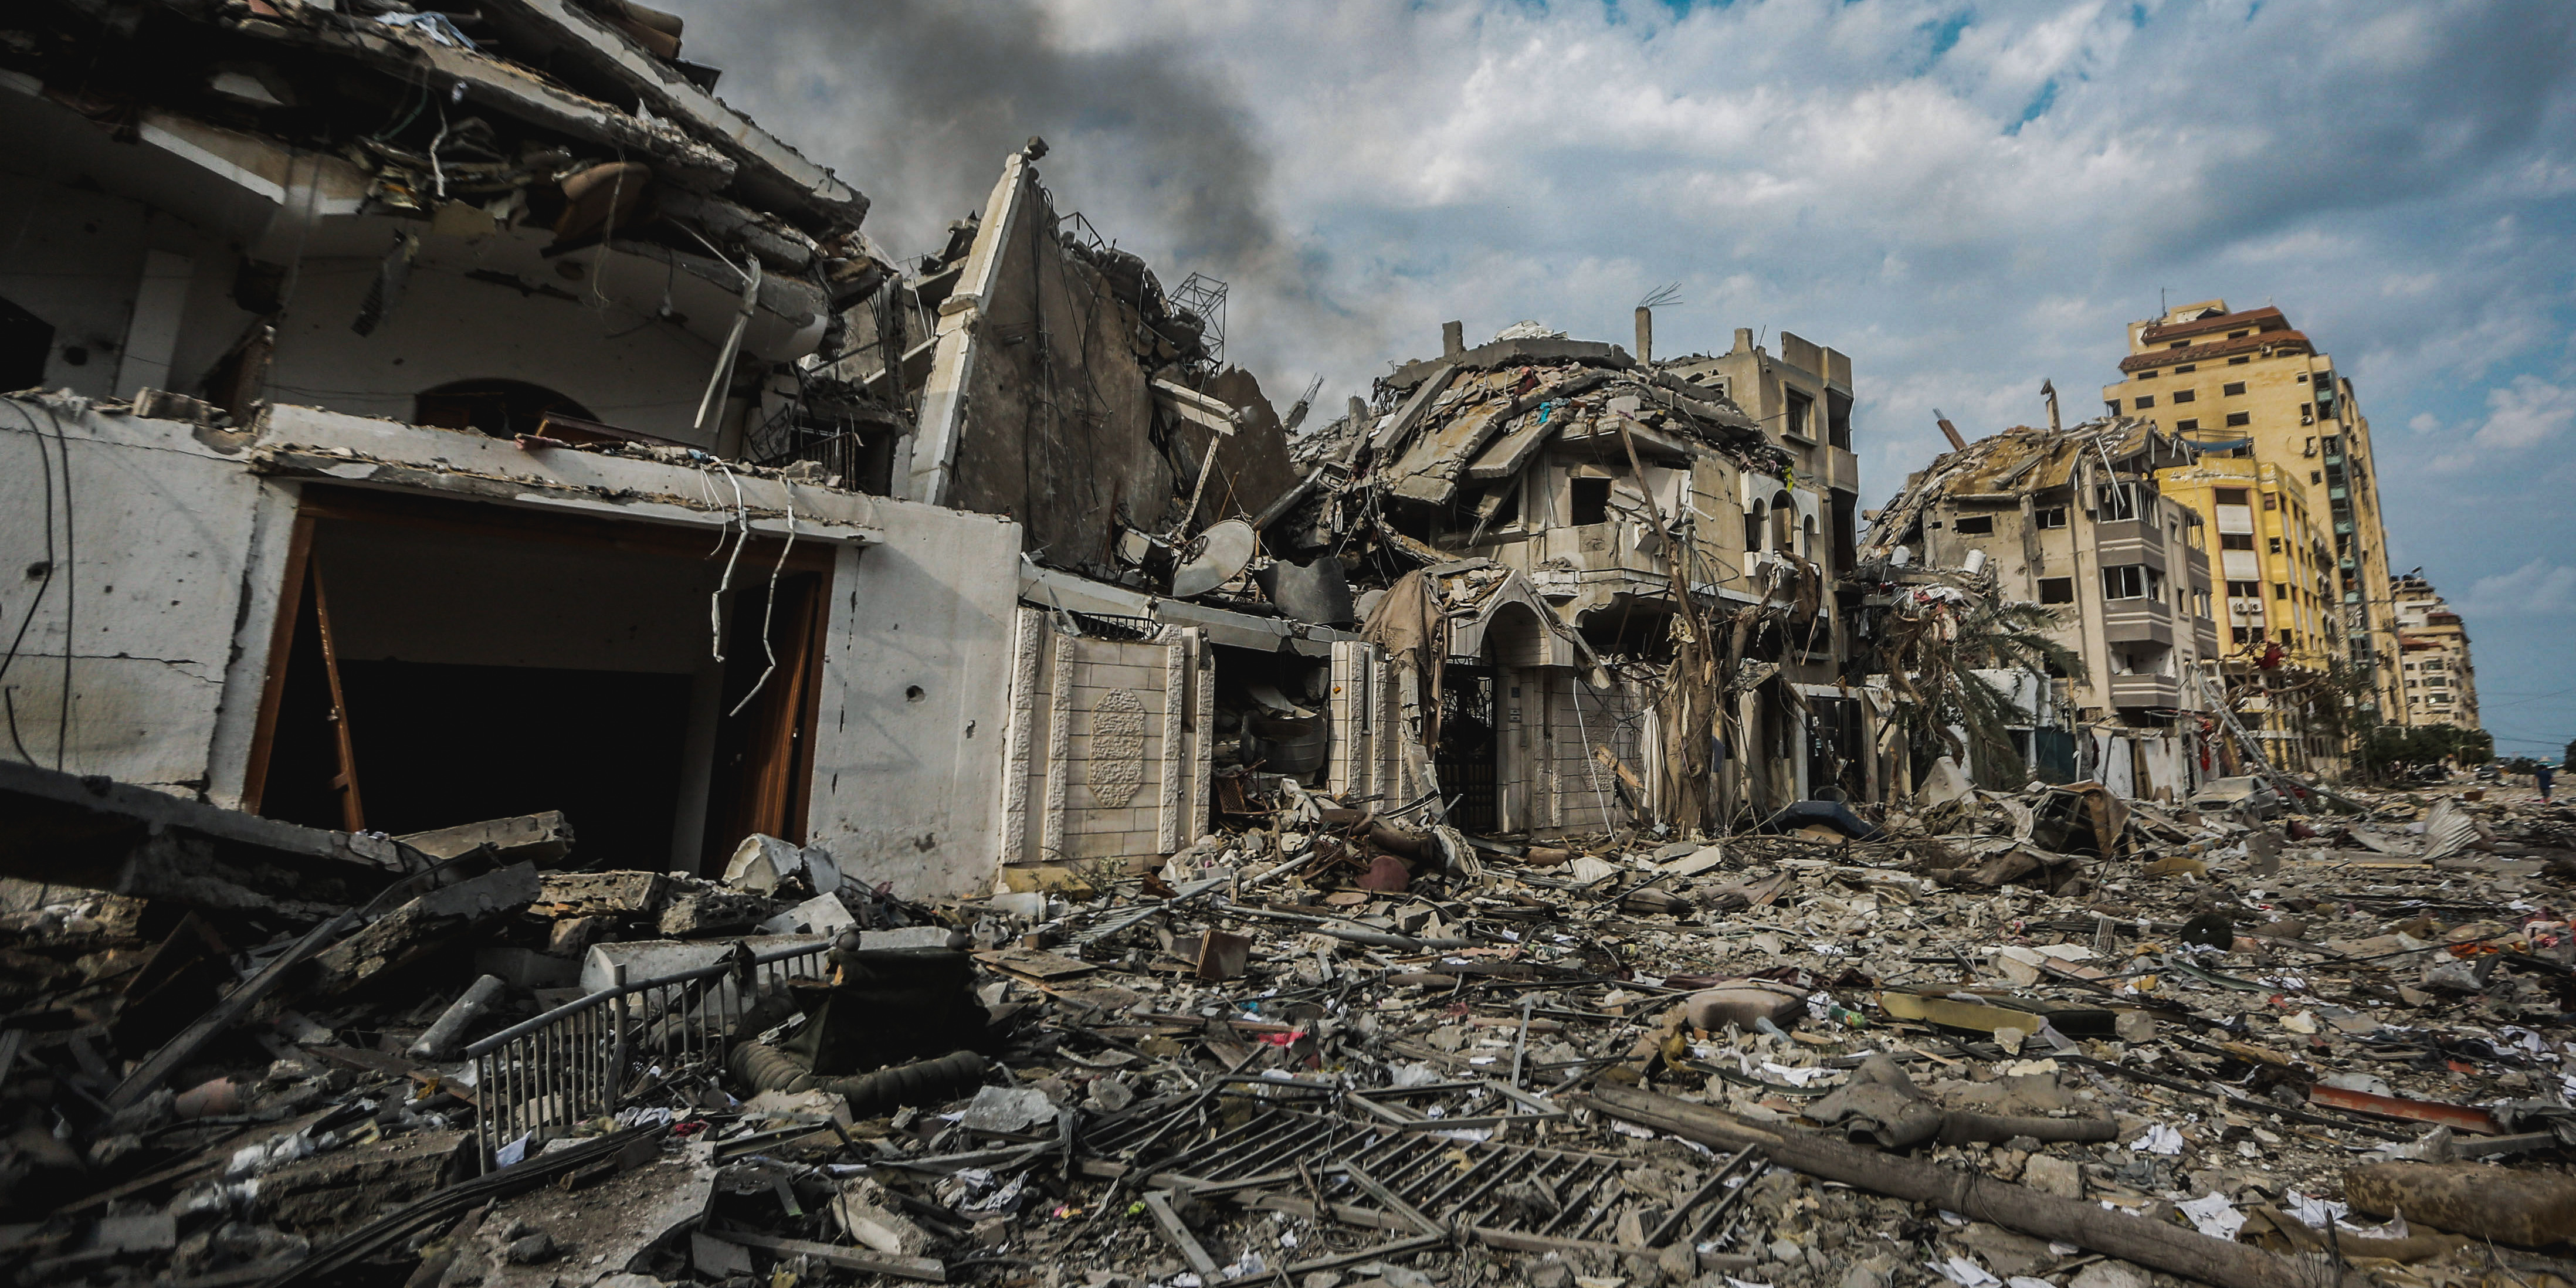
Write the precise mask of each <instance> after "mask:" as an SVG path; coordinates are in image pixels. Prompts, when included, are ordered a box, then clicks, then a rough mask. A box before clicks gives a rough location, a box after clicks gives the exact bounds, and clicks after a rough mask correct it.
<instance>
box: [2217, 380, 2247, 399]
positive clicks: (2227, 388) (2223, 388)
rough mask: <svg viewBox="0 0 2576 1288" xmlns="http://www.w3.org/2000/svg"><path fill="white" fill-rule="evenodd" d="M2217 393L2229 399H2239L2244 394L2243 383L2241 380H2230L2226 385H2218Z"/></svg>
mask: <svg viewBox="0 0 2576 1288" xmlns="http://www.w3.org/2000/svg"><path fill="white" fill-rule="evenodd" d="M2218 392H2220V393H2222V394H2225V395H2227V396H2228V397H2230V398H2235V397H2239V396H2241V395H2242V394H2244V392H2245V382H2244V381H2242V380H2230V381H2228V382H2227V383H2226V384H2223V385H2220V386H2219V387H2218Z"/></svg>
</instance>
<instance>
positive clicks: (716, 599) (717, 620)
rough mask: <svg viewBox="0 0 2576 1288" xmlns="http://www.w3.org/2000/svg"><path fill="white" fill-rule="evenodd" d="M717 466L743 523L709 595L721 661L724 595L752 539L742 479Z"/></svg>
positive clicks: (710, 623)
mask: <svg viewBox="0 0 2576 1288" xmlns="http://www.w3.org/2000/svg"><path fill="white" fill-rule="evenodd" d="M716 468H717V469H720V470H724V476H725V481H726V482H728V483H731V484H733V503H734V506H735V507H736V509H738V510H739V511H740V512H741V523H742V535H741V536H740V537H737V538H735V540H734V543H733V553H732V554H730V555H727V556H725V566H724V577H723V579H722V580H720V581H718V582H717V583H716V593H714V594H713V595H709V596H708V597H707V627H708V629H709V631H710V632H711V633H712V634H713V635H714V636H715V657H716V660H717V661H719V662H721V661H723V660H725V655H724V597H725V592H726V591H728V590H731V589H733V566H734V562H735V561H736V560H739V559H741V558H742V547H743V543H745V542H747V541H749V540H751V507H750V506H747V505H744V504H743V500H742V480H740V479H737V478H735V477H734V476H733V471H732V470H731V469H728V468H726V466H725V463H724V462H723V461H721V460H719V461H717V462H716ZM723 544H724V543H723V541H722V540H721V539H719V540H718V541H717V545H718V546H719V547H721V546H722V545H723Z"/></svg>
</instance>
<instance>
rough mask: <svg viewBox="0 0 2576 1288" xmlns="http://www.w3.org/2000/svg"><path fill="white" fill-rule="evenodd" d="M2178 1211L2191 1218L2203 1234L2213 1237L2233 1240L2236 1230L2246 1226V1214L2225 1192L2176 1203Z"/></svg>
mask: <svg viewBox="0 0 2576 1288" xmlns="http://www.w3.org/2000/svg"><path fill="white" fill-rule="evenodd" d="M2174 1209H2175V1210H2176V1211H2179V1212H2181V1213H2182V1214H2183V1215H2184V1216H2187V1217H2190V1218H2191V1223H2192V1224H2193V1225H2194V1226H2197V1227H2199V1229H2200V1232H2201V1233H2202V1234H2205V1235H2208V1236H2209V1237H2210V1238H2213V1239H2226V1240H2228V1241H2230V1242H2233V1241H2234V1240H2235V1238H2236V1232H2237V1231H2239V1230H2242V1229H2244V1228H2245V1214H2244V1213H2242V1212H2239V1211H2237V1210H2236V1205H2235V1204H2234V1203H2231V1202H2229V1201H2228V1199H2227V1196H2226V1195H2224V1194H2210V1195H2204V1196H2203V1197H2200V1198H2196V1199H2188V1200H2185V1201H2183V1202H2181V1203H2177V1204H2175V1205H2174Z"/></svg>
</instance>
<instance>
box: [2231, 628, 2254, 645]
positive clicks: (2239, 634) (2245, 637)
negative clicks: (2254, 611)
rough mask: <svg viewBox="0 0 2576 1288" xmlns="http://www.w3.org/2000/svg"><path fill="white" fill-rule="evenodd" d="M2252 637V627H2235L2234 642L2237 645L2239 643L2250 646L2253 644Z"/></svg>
mask: <svg viewBox="0 0 2576 1288" xmlns="http://www.w3.org/2000/svg"><path fill="white" fill-rule="evenodd" d="M2253 635H2254V630H2253V628H2252V627H2249V626H2239V627H2237V628H2236V631H2235V637H2236V642H2237V643H2239V644H2251V643H2253V642H2254V639H2253Z"/></svg>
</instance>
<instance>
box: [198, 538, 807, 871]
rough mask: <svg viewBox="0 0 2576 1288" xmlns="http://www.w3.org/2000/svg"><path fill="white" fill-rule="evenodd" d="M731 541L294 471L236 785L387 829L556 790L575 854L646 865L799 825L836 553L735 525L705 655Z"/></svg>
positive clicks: (333, 820)
mask: <svg viewBox="0 0 2576 1288" xmlns="http://www.w3.org/2000/svg"><path fill="white" fill-rule="evenodd" d="M711 548H720V549H721V552H722V553H720V554H717V555H714V556H710V554H709V551H710V549H711ZM732 553H733V551H732V547H731V544H730V543H722V544H721V545H720V546H719V543H715V542H711V541H710V539H709V537H708V535H707V534H706V533H704V532H702V531H697V530H692V529H686V528H680V527H674V526H664V525H655V524H640V523H632V522H618V521H614V520H596V519H590V518H585V517H573V516H562V515H554V514H547V513H542V512H532V511H529V510H526V509H520V508H516V507H506V506H497V505H486V504H476V503H468V502H458V501H450V500H433V499H427V498H419V497H411V496H399V495H386V494H381V493H371V494H357V493H350V492H345V491H342V490H340V489H332V488H321V487H312V488H308V489H307V491H306V494H305V499H304V503H303V505H302V507H301V508H300V511H299V514H298V518H297V521H296V533H295V537H294V539H293V543H292V546H291V553H290V556H289V560H288V562H289V565H290V571H289V573H288V576H287V578H286V583H285V586H284V588H283V589H284V594H283V596H282V598H281V600H280V604H279V608H280V621H279V626H278V628H277V630H276V632H275V634H274V636H273V637H272V643H271V646H270V657H271V669H270V681H269V688H268V692H267V693H266V694H265V695H264V702H263V708H262V713H261V717H260V722H259V728H258V731H257V733H256V734H255V736H254V741H253V747H252V752H251V763H250V767H249V772H248V774H247V776H246V781H245V784H244V797H245V799H246V801H247V803H248V805H249V807H250V808H251V809H253V810H255V811H257V812H259V813H261V814H264V815H266V816H268V817H272V818H282V819H289V820H292V821H295V822H300V823H307V824H310V825H313V826H320V827H329V828H333V829H352V830H354V829H357V828H366V829H370V830H378V831H387V832H393V833H396V834H400V833H404V832H413V831H425V830H429V829H433V828H440V827H449V826H454V825H457V824H461V823H471V822H476V821H479V820H483V819H489V818H498V817H507V816H511V815H519V814H530V813H537V812H541V811H545V810H561V811H563V813H564V814H565V816H566V819H567V821H568V822H569V823H570V825H571V827H572V830H573V834H574V836H575V838H576V844H577V845H578V847H579V854H580V856H581V857H580V859H579V861H581V862H585V863H588V862H601V861H604V862H608V863H612V864H615V865H619V866H629V867H646V868H652V869H665V868H669V867H674V866H677V867H691V866H695V865H697V864H698V863H700V862H701V861H702V858H703V856H704V855H705V854H706V853H708V852H710V851H713V852H716V853H719V854H721V853H724V852H729V851H730V850H731V848H732V847H733V845H734V844H736V843H737V842H739V841H740V839H741V837H742V836H743V835H744V834H745V833H747V832H752V831H760V832H768V833H771V834H773V835H778V836H783V837H786V838H788V839H791V840H802V839H804V832H805V829H804V814H805V809H806V789H807V779H808V777H809V776H810V773H811V764H812V756H811V755H810V752H809V750H808V748H809V745H810V743H811V741H812V729H813V722H814V719H815V707H816V702H815V688H816V685H817V683H818V681H819V678H820V671H821V657H822V640H823V621H824V618H825V617H826V616H827V614H826V612H825V607H826V599H827V595H828V589H829V586H828V583H829V578H830V574H829V568H830V562H829V561H830V560H831V558H832V553H831V551H830V549H829V548H826V547H822V546H820V545H818V544H816V543H806V544H805V545H801V546H798V547H796V548H794V549H792V550H789V551H788V552H786V559H785V562H784V565H783V568H782V567H781V551H780V547H779V545H778V543H776V542H772V541H766V540H758V541H753V542H751V543H749V545H748V546H747V547H746V548H745V549H744V550H743V551H742V552H741V555H740V558H739V560H738V561H737V564H738V567H737V571H736V576H735V588H734V590H733V591H732V592H731V593H729V594H726V595H725V596H723V598H722V603H721V608H720V617H721V625H720V627H717V628H716V629H720V630H722V631H723V632H724V643H725V660H724V662H723V663H721V664H718V663H717V662H716V661H715V660H714V657H713V646H714V644H715V640H714V639H712V638H711V637H710V629H711V628H710V624H709V622H708V606H709V601H710V598H711V597H712V596H714V595H715V591H716V585H717V583H718V581H719V579H720V577H721V575H722V565H723V562H724V558H725V556H727V555H730V554H732ZM742 568H758V569H760V573H759V574H758V575H756V576H746V575H744V574H743V573H742V572H741V571H740V570H741V569H742ZM773 568H780V569H781V570H780V572H779V573H778V576H777V580H776V583H775V585H776V591H777V594H776V601H775V603H766V602H765V601H767V600H768V598H769V596H770V588H771V585H772V582H771V578H770V576H769V575H768V574H769V572H770V570H771V569H773ZM764 607H766V608H767V610H768V611H767V614H766V622H767V625H768V627H769V632H768V647H767V648H764V647H763V636H762V627H763V624H764V612H763V610H764ZM764 670H766V671H767V672H768V674H767V676H766V678H765V679H764V678H762V672H763V671H764ZM755 684H756V688H755ZM746 698H748V699H749V700H748V701H745V699H746ZM737 708H739V710H738V711H737Z"/></svg>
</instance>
